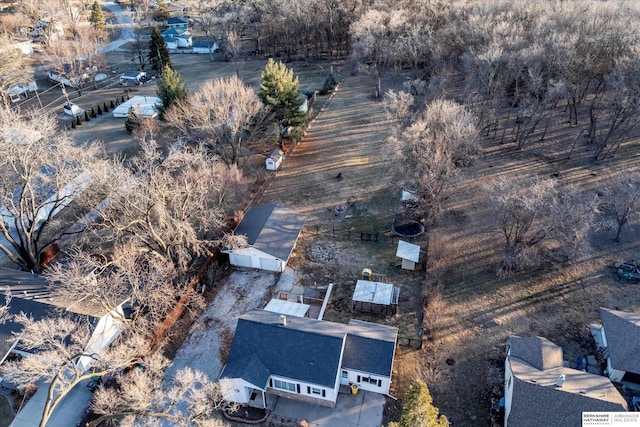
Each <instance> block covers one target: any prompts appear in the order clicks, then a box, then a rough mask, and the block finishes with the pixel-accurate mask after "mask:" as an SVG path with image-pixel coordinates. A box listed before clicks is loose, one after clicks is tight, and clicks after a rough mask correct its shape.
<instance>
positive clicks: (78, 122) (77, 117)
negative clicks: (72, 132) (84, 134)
mask: <svg viewBox="0 0 640 427" xmlns="http://www.w3.org/2000/svg"><path fill="white" fill-rule="evenodd" d="M80 125H82V120H80V116H79V115H78V116H76V126H80Z"/></svg>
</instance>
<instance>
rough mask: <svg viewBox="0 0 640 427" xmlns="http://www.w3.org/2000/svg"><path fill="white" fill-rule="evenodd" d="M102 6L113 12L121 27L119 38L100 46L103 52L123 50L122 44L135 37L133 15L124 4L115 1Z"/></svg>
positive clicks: (104, 3)
mask: <svg viewBox="0 0 640 427" xmlns="http://www.w3.org/2000/svg"><path fill="white" fill-rule="evenodd" d="M102 7H103V8H105V9H107V10H108V11H109V12H111V13H113V16H114V18H115V20H116V24H117V25H118V27H120V37H118V39H117V40H114V41H112V42H111V43H107V44H105V45H104V46H102V47H101V48H100V51H101V52H111V51H113V50H121V49H120V46H122V45H123V44H125V43H127V42H128V41H129V40H133V39H134V38H135V36H134V33H133V26H134V23H133V21H132V20H131V15H129V12H128V11H126V10H125V9H124V8H123V7H122V6H120V5H119V4H117V3H114V2H113V1H107V2H103V3H102Z"/></svg>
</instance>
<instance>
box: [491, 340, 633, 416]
mask: <svg viewBox="0 0 640 427" xmlns="http://www.w3.org/2000/svg"><path fill="white" fill-rule="evenodd" d="M504 367H505V376H504V380H505V382H504V399H505V407H504V410H505V412H504V424H503V426H504V427H540V426H558V427H560V426H562V427H581V426H582V425H583V424H582V413H583V412H621V411H627V402H626V400H625V399H624V397H622V395H621V394H620V392H619V391H618V390H617V389H616V388H615V387H614V385H613V384H612V383H611V381H609V379H608V378H606V377H602V376H600V375H594V374H590V373H587V372H583V371H578V370H576V369H571V368H565V367H564V363H563V357H562V349H561V348H560V347H558V346H557V345H556V344H554V343H552V342H551V341H549V340H547V339H546V338H541V337H519V336H511V337H510V338H509V342H508V349H507V358H506V359H505V364H504Z"/></svg>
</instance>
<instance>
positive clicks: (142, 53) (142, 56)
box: [129, 30, 149, 70]
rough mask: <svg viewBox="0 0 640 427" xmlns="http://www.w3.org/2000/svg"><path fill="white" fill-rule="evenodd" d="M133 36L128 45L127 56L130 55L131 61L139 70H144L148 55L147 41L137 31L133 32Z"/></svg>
mask: <svg viewBox="0 0 640 427" xmlns="http://www.w3.org/2000/svg"><path fill="white" fill-rule="evenodd" d="M133 34H134V39H133V40H132V41H131V42H130V43H129V45H130V47H129V54H130V55H131V60H132V61H136V62H137V63H138V65H139V67H140V70H144V67H145V66H146V65H147V57H148V54H149V53H148V50H149V39H148V37H145V34H144V33H143V32H142V31H139V30H135V31H134V33H133Z"/></svg>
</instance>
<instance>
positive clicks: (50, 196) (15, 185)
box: [0, 107, 105, 272]
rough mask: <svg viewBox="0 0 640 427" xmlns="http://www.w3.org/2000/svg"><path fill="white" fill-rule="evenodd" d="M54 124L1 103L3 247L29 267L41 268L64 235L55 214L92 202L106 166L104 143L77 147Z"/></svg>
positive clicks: (19, 263) (0, 246)
mask: <svg viewBox="0 0 640 427" xmlns="http://www.w3.org/2000/svg"><path fill="white" fill-rule="evenodd" d="M55 128H56V123H55V120H54V118H53V117H50V116H35V115H34V116H31V117H24V116H21V115H20V113H19V112H16V111H12V110H10V109H8V108H6V107H0V141H2V144H3V149H2V150H0V169H1V170H2V174H1V175H0V191H2V193H1V196H2V199H1V200H0V212H1V215H2V221H0V234H1V235H2V237H3V239H2V240H1V241H0V250H1V251H2V252H4V254H5V255H6V256H7V257H8V258H9V259H10V260H11V261H13V263H15V264H16V265H17V266H19V267H20V268H22V269H23V270H26V271H34V272H39V271H40V262H41V258H42V256H43V253H44V251H45V250H46V249H47V247H48V246H49V245H50V244H51V243H53V242H55V241H56V240H57V239H58V238H59V237H60V236H61V235H62V234H63V233H64V224H62V223H61V220H58V219H56V214H58V213H59V212H60V211H61V210H62V209H63V208H64V207H66V206H67V205H69V203H71V201H75V202H76V203H77V204H78V206H79V207H82V206H84V205H85V204H86V203H87V202H88V201H89V200H91V194H92V191H89V190H90V188H92V187H91V185H92V184H94V185H97V182H98V181H99V180H98V179H97V175H96V174H99V171H100V170H101V168H102V167H103V166H105V162H103V161H102V160H100V156H99V154H100V152H101V149H100V146H98V145H96V144H88V145H86V146H83V147H78V146H76V145H75V144H74V143H73V142H72V141H71V139H70V138H69V137H68V136H67V135H66V134H61V133H56V131H55ZM94 173H95V174H94Z"/></svg>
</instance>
